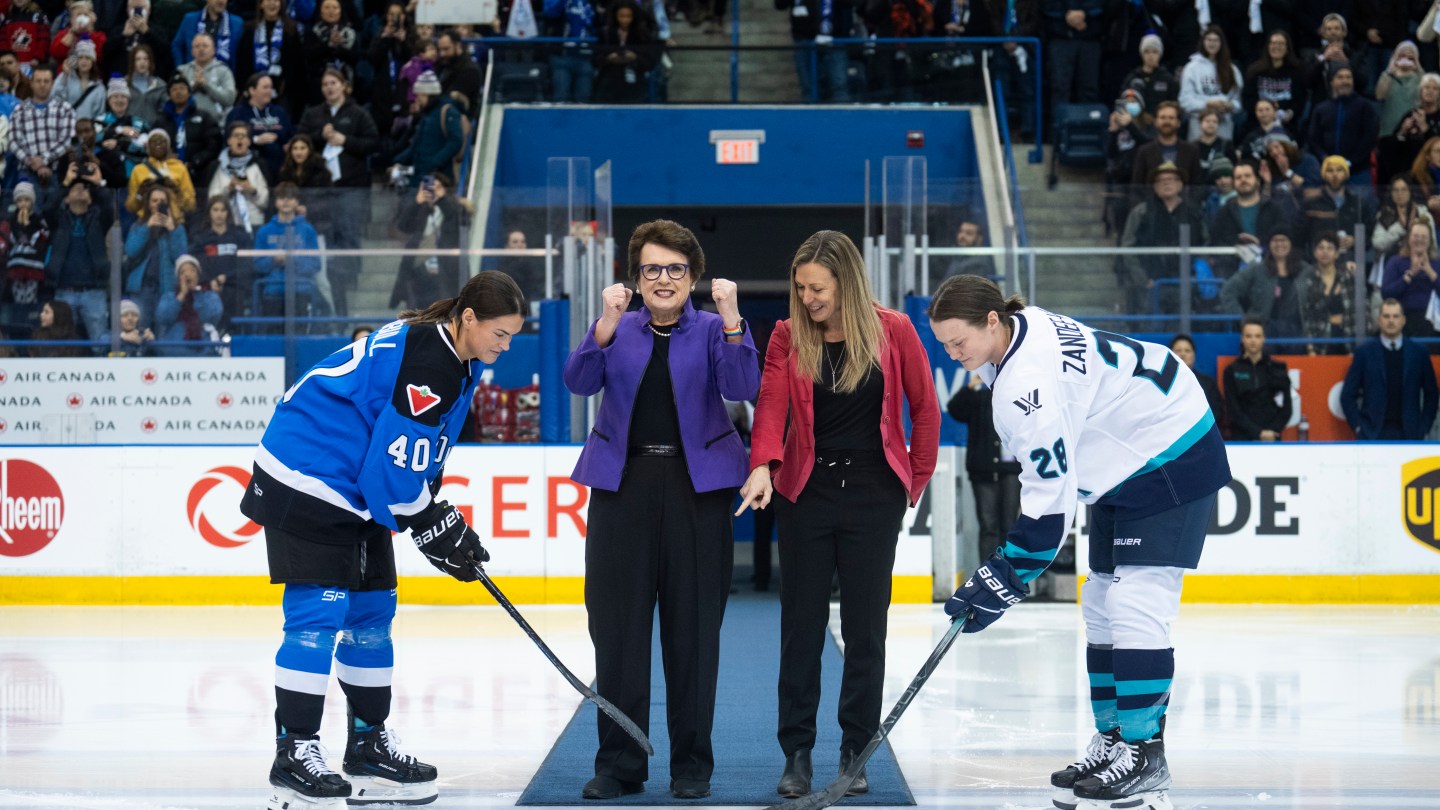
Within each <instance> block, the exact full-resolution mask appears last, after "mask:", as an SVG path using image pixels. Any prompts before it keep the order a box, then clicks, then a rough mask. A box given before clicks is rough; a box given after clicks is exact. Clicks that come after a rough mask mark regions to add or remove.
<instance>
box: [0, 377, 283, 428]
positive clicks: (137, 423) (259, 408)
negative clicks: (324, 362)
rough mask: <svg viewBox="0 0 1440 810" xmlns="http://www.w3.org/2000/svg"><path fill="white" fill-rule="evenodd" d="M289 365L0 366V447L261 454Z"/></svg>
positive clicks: (281, 394)
mask: <svg viewBox="0 0 1440 810" xmlns="http://www.w3.org/2000/svg"><path fill="white" fill-rule="evenodd" d="M284 393H285V360H284V358H282V357H232V358H229V359H226V360H224V361H217V360H216V359H214V358H194V359H191V358H181V357H174V358H159V357H136V358H120V357H114V358H106V357H93V358H46V359H39V358H35V359H5V360H0V445H40V444H102V445H118V444H125V445H137V444H141V445H143V444H254V443H256V442H258V441H260V436H261V435H262V434H263V433H264V432H265V426H266V424H267V422H268V420H269V419H270V415H271V414H272V413H273V412H274V411H275V406H276V405H277V404H278V403H279V402H280V397H281V396H283V395H284Z"/></svg>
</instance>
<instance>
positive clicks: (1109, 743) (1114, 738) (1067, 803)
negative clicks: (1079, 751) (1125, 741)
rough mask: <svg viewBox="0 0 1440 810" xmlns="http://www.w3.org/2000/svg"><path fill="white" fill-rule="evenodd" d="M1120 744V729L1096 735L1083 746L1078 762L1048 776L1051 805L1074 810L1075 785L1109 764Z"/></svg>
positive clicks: (1075, 801) (1064, 809)
mask: <svg viewBox="0 0 1440 810" xmlns="http://www.w3.org/2000/svg"><path fill="white" fill-rule="evenodd" d="M1119 742H1120V729H1118V728H1112V729H1110V730H1109V731H1106V732H1104V733H1098V732H1097V733H1096V734H1095V736H1094V737H1091V738H1090V744H1089V745H1087V746H1085V756H1083V757H1081V758H1080V760H1079V761H1078V762H1074V763H1071V764H1070V765H1068V766H1066V767H1065V768H1064V769H1063V770H1059V771H1056V772H1054V773H1052V774H1050V786H1051V787H1052V788H1054V789H1055V790H1054V795H1052V796H1051V799H1050V801H1051V803H1053V804H1054V805H1055V806H1056V807H1058V808H1060V810H1075V808H1076V806H1077V803H1078V801H1079V800H1078V799H1076V798H1075V783H1076V782H1078V781H1080V780H1081V779H1084V778H1085V777H1087V776H1092V775H1094V774H1095V773H1096V772H1098V771H1100V770H1101V769H1103V768H1104V767H1105V766H1106V765H1109V764H1110V757H1111V754H1112V753H1113V751H1114V749H1115V746H1116V744H1118V743H1119Z"/></svg>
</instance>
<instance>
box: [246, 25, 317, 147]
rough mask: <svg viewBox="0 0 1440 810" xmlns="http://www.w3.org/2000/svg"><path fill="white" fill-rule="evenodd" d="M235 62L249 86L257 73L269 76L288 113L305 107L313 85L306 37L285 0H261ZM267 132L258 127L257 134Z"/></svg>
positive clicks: (296, 112) (290, 113) (294, 113)
mask: <svg viewBox="0 0 1440 810" xmlns="http://www.w3.org/2000/svg"><path fill="white" fill-rule="evenodd" d="M235 65H236V67H235V75H236V76H239V77H245V76H248V77H250V78H249V82H248V83H247V86H253V84H254V81H255V77H256V76H257V75H261V76H269V77H270V82H271V87H270V90H271V95H272V96H273V98H274V100H275V103H277V104H278V105H280V106H281V107H282V108H284V110H285V111H286V115H287V116H290V117H294V116H296V115H299V114H300V112H301V111H302V110H303V109H305V102H306V100H307V99H308V97H309V95H310V92H311V88H310V87H309V86H308V81H309V79H308V77H307V75H306V72H305V69H306V59H305V43H304V36H303V35H302V34H301V33H300V29H299V27H298V26H296V24H295V21H294V20H292V19H291V18H290V15H289V14H288V13H287V12H286V9H285V3H284V0H260V8H259V10H258V11H257V13H256V15H255V19H253V20H251V21H250V22H248V23H246V24H245V35H244V36H243V37H241V39H240V53H239V55H238V56H237V57H236V59H235ZM267 103H268V102H267ZM251 104H255V100H254V99H251ZM257 106H261V105H257ZM264 131H265V130H261V129H257V130H255V132H256V133H257V134H258V133H261V132H264ZM288 137H289V134H288V133H286V138H288ZM281 142H282V143H283V142H284V140H282V141H281Z"/></svg>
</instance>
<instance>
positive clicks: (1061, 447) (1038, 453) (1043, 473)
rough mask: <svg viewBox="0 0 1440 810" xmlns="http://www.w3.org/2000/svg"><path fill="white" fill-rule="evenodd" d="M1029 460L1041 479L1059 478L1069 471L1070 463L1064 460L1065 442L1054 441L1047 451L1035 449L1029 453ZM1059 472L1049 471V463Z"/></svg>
mask: <svg viewBox="0 0 1440 810" xmlns="http://www.w3.org/2000/svg"><path fill="white" fill-rule="evenodd" d="M1030 460H1031V461H1033V462H1035V472H1036V473H1037V474H1038V475H1039V476H1040V477H1041V478H1059V477H1060V476H1062V475H1064V474H1065V473H1067V472H1069V471H1070V461H1069V460H1068V459H1066V458H1065V440H1064V439H1056V440H1055V445H1054V447H1052V448H1051V449H1049V450H1046V449H1045V448H1043V447H1037V448H1035V449H1034V450H1031V451H1030ZM1052 461H1053V462H1054V464H1055V466H1056V467H1058V468H1059V470H1058V471H1057V470H1052V469H1050V464H1051V462H1052Z"/></svg>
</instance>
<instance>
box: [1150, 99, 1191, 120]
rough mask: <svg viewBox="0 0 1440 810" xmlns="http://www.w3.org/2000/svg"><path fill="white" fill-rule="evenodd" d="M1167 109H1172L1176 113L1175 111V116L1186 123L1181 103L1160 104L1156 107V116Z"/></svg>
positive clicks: (1167, 102) (1165, 102) (1168, 102)
mask: <svg viewBox="0 0 1440 810" xmlns="http://www.w3.org/2000/svg"><path fill="white" fill-rule="evenodd" d="M1167 108H1168V109H1171V110H1174V111H1175V114H1176V115H1177V116H1179V117H1180V120H1181V121H1184V120H1185V111H1184V110H1183V109H1181V107H1180V102H1178V101H1162V102H1160V103H1159V104H1156V105H1155V114H1156V115H1159V114H1160V111H1161V110H1164V109H1167Z"/></svg>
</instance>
